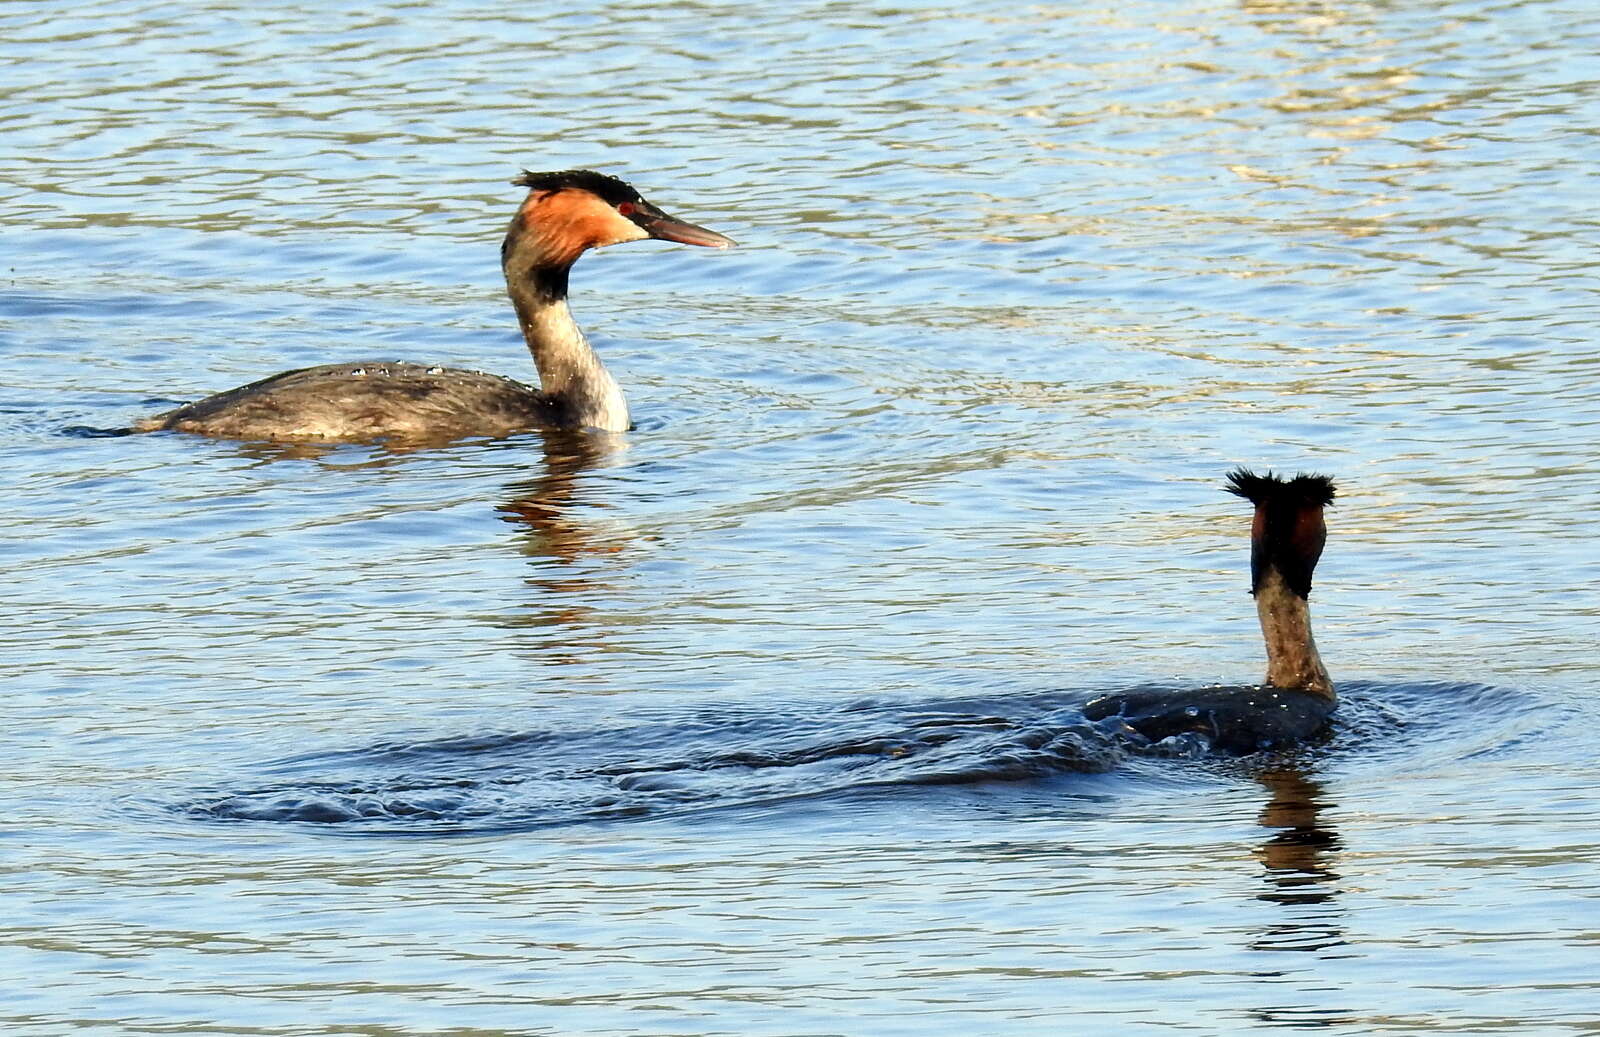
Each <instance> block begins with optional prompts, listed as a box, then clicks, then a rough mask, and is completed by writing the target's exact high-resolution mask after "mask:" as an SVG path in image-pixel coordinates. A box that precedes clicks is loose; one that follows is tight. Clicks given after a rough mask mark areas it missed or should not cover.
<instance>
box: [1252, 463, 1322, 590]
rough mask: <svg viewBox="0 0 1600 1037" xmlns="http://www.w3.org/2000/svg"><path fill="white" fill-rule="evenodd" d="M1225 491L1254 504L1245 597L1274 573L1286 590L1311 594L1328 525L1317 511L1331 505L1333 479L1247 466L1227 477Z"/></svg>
mask: <svg viewBox="0 0 1600 1037" xmlns="http://www.w3.org/2000/svg"><path fill="white" fill-rule="evenodd" d="M1225 489H1226V490H1227V491H1228V492H1229V493H1231V494H1234V495H1235V496H1239V497H1243V498H1244V499H1245V500H1247V501H1249V502H1250V503H1251V504H1254V505H1255V506H1256V516H1255V521H1254V522H1253V523H1252V524H1251V527H1250V593H1251V594H1259V593H1260V592H1261V589H1262V586H1263V585H1264V584H1265V583H1266V581H1267V578H1268V575H1269V573H1270V572H1271V571H1272V570H1273V569H1276V570H1277V571H1278V573H1279V575H1281V576H1282V577H1283V582H1284V583H1285V584H1286V585H1287V586H1288V588H1289V590H1291V591H1293V592H1294V593H1295V594H1298V595H1299V596H1300V597H1302V598H1309V597H1310V596H1311V574H1312V573H1313V572H1315V571H1316V568H1317V561H1318V559H1320V558H1321V557H1322V546H1323V544H1324V543H1326V542H1327V539H1328V527H1327V526H1326V525H1325V524H1324V523H1323V521H1322V509H1323V508H1325V507H1327V506H1328V505H1329V504H1332V503H1333V497H1334V486H1333V480H1332V479H1330V478H1328V477H1327V476H1326V475H1303V474H1302V475H1296V476H1295V477H1294V478H1293V479H1285V478H1283V477H1281V476H1277V475H1273V474H1272V472H1270V471H1268V472H1267V474H1266V475H1257V474H1255V473H1254V472H1252V471H1250V470H1249V469H1248V468H1236V469H1234V470H1233V471H1231V472H1229V473H1228V485H1227V486H1226V487H1225Z"/></svg>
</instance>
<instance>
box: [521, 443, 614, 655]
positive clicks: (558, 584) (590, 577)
mask: <svg viewBox="0 0 1600 1037" xmlns="http://www.w3.org/2000/svg"><path fill="white" fill-rule="evenodd" d="M537 431H538V435H539V436H540V437H541V438H542V439H543V440H544V473H543V474H542V475H540V476H539V477H538V478H536V479H529V480H525V481H521V482H517V483H513V484H511V486H510V487H509V490H510V492H511V496H510V497H509V499H507V500H506V502H505V503H503V504H501V505H499V506H498V507H497V508H496V510H497V511H498V512H499V513H500V515H501V517H502V518H503V519H505V521H507V522H509V523H512V524H514V525H516V526H519V527H521V529H520V536H519V540H520V544H519V548H520V550H521V552H522V554H523V555H525V556H526V557H527V558H528V560H529V564H530V565H531V566H533V567H534V575H532V576H529V577H528V578H527V580H526V581H525V582H526V584H527V585H528V586H529V587H531V588H534V589H535V590H536V591H538V593H537V594H536V595H534V596H533V597H532V599H531V600H530V601H529V602H528V604H527V608H526V609H525V610H524V611H522V612H520V613H518V614H516V615H514V616H506V617H504V619H503V620H502V622H503V623H504V624H505V625H507V626H514V627H569V628H570V627H581V626H587V625H591V624H592V623H593V617H594V615H595V611H596V610H595V607H594V606H593V604H592V602H594V601H596V600H599V597H600V595H601V593H602V592H603V591H604V589H605V584H604V582H603V581H602V580H600V579H598V578H597V577H598V575H599V567H597V566H595V565H594V564H592V563H593V562H594V561H595V560H596V559H603V558H608V557H612V556H615V555H618V554H621V553H622V552H623V551H624V550H626V549H627V547H628V546H629V544H630V543H631V542H632V537H631V536H630V535H629V534H628V533H627V532H626V531H624V530H620V529H617V528H615V527H608V526H604V525H602V524H600V523H597V522H595V521H593V520H592V519H587V520H586V519H584V518H580V517H576V516H575V515H574V511H575V510H576V509H580V508H581V509H588V508H601V507H604V506H605V505H604V503H603V502H601V501H596V500H586V499H584V494H583V491H582V480H581V479H580V476H582V475H583V473H584V472H587V471H589V470H590V469H592V468H597V467H603V466H604V465H606V464H607V463H609V462H612V461H614V460H615V459H616V458H618V457H619V456H620V455H621V453H622V452H623V451H624V450H625V449H626V446H625V444H624V443H623V442H622V441H621V440H619V439H618V438H617V437H611V436H593V435H587V434H585V433H582V432H571V431H566V430H563V429H539V430H537ZM606 571H607V572H609V567H607V569H606ZM574 647H578V643H577V642H571V643H569V644H568V645H567V646H566V650H564V651H563V655H564V657H566V658H567V659H569V661H576V658H577V657H576V655H574V654H572V652H571V651H570V649H572V648H574ZM591 647H597V646H591Z"/></svg>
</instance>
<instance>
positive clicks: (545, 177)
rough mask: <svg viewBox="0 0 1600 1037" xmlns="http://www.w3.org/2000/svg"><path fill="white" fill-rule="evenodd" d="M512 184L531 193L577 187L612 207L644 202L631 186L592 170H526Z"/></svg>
mask: <svg viewBox="0 0 1600 1037" xmlns="http://www.w3.org/2000/svg"><path fill="white" fill-rule="evenodd" d="M511 182H512V183H513V184H517V185H519V186H521V187H526V188H527V189H528V190H530V191H565V190H567V189H568V188H573V187H575V188H577V189H578V190H580V191H588V192H589V193H590V194H594V195H599V196H600V197H601V198H603V199H605V200H606V201H607V202H609V203H610V204H612V205H621V204H622V203H623V202H638V201H643V199H642V198H640V197H639V192H638V191H635V190H634V189H633V187H632V186H631V185H630V184H628V183H626V182H625V181H622V180H618V179H617V178H616V177H614V176H607V175H606V174H604V173H596V172H595V171H594V170H592V169H563V170H560V171H558V172H554V173H531V172H529V171H528V170H526V169H524V170H523V171H522V175H521V176H519V177H517V178H516V179H515V180H513V181H511Z"/></svg>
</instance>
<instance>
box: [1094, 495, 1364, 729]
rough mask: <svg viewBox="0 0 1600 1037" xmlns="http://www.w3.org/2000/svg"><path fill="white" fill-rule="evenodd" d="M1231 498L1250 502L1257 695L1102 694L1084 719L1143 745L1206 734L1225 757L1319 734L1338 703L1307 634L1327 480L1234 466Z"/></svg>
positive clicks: (1236, 691)
mask: <svg viewBox="0 0 1600 1037" xmlns="http://www.w3.org/2000/svg"><path fill="white" fill-rule="evenodd" d="M1225 488H1226V489H1227V491H1228V492H1229V493H1232V494H1235V495H1237V496H1239V497H1243V498H1245V499H1246V500H1248V501H1250V502H1251V503H1252V504H1254V505H1255V518H1254V520H1253V522H1252V523H1251V527H1250V580H1251V585H1250V593H1251V594H1252V595H1254V597H1255V599H1256V614H1257V616H1258V617H1259V619H1260V621H1261V635H1262V638H1263V639H1264V640H1265V642H1266V648H1267V676H1266V680H1265V681H1264V682H1263V683H1262V684H1261V686H1260V687H1257V688H1202V689H1198V690H1195V691H1134V692H1127V693H1125V694H1120V695H1106V696H1103V697H1101V698H1098V699H1095V700H1093V701H1092V702H1090V703H1089V704H1088V705H1086V706H1085V707H1084V710H1083V712H1084V716H1086V717H1087V718H1088V719H1090V720H1102V719H1105V718H1106V717H1111V716H1119V715H1120V716H1121V717H1122V718H1123V720H1124V721H1126V723H1127V724H1128V726H1129V727H1132V728H1133V729H1134V730H1136V731H1138V732H1139V733H1140V734H1141V735H1143V736H1144V737H1146V738H1148V739H1150V740H1151V741H1160V740H1161V739H1163V738H1166V737H1169V736H1171V735H1175V734H1182V733H1184V732H1188V731H1194V732H1198V733H1201V734H1204V735H1207V736H1209V737H1210V739H1211V742H1212V745H1213V746H1214V747H1216V748H1218V749H1221V750H1223V751H1225V752H1231V753H1240V754H1243V753H1252V752H1256V751H1257V750H1261V749H1269V748H1283V747H1286V746H1288V745H1292V744H1293V743H1295V742H1299V741H1302V740H1303V739H1306V738H1308V737H1310V736H1311V735H1314V734H1316V733H1317V731H1319V730H1321V728H1322V727H1323V725H1324V724H1326V723H1327V720H1328V717H1329V716H1330V715H1331V714H1332V713H1333V709H1334V706H1335V705H1336V704H1337V702H1338V699H1337V697H1336V696H1335V694H1334V690H1333V682H1332V681H1331V680H1330V679H1329V678H1328V671H1327V669H1326V668H1325V667H1324V666H1323V665H1322V657H1321V656H1320V655H1318V653H1317V645H1316V641H1315V640H1314V639H1313V638H1312V636H1311V610H1310V605H1309V604H1308V602H1307V599H1308V598H1309V597H1310V595H1311V575H1312V573H1313V572H1315V571H1316V568H1317V561H1318V559H1320V558H1321V557H1322V547H1323V544H1324V542H1325V541H1326V539H1327V527H1326V525H1325V524H1324V523H1323V518H1322V511H1323V509H1324V508H1325V507H1327V506H1328V505H1329V504H1332V503H1333V498H1334V485H1333V480H1331V479H1329V478H1328V477H1327V476H1324V475H1297V476H1295V477H1294V478H1292V479H1285V478H1282V477H1280V476H1275V475H1273V474H1272V473H1271V472H1268V473H1267V474H1266V475H1256V474H1255V473H1254V472H1251V471H1249V470H1248V469H1244V468H1238V469H1235V470H1234V471H1232V472H1230V473H1228V484H1227V486H1226V487H1225Z"/></svg>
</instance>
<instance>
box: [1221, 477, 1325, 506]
mask: <svg viewBox="0 0 1600 1037" xmlns="http://www.w3.org/2000/svg"><path fill="white" fill-rule="evenodd" d="M1223 489H1225V490H1227V491H1228V492H1229V493H1231V494H1233V495H1234V496H1236V497H1243V498H1244V499H1245V500H1247V501H1249V502H1250V503H1251V504H1254V505H1257V506H1258V507H1259V506H1260V505H1263V504H1265V505H1267V506H1269V507H1271V506H1290V507H1296V508H1303V507H1306V506H1308V505H1311V506H1315V507H1319V508H1321V507H1326V506H1327V505H1329V504H1332V503H1333V498H1334V492H1335V491H1334V485H1333V480H1332V479H1330V478H1328V477H1327V476H1326V475H1306V474H1305V473H1304V472H1302V473H1300V474H1299V475H1296V476H1295V477H1294V478H1293V479H1285V478H1284V477H1283V476H1281V475H1273V474H1272V470H1271V469H1270V468H1269V469H1268V470H1267V474H1266V475H1257V474H1256V473H1254V472H1252V471H1251V470H1250V469H1248V468H1235V469H1234V470H1233V471H1231V472H1229V473H1228V485H1227V486H1225V487H1223Z"/></svg>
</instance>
